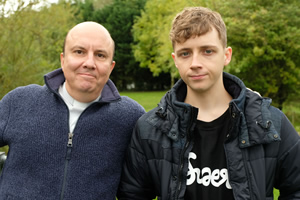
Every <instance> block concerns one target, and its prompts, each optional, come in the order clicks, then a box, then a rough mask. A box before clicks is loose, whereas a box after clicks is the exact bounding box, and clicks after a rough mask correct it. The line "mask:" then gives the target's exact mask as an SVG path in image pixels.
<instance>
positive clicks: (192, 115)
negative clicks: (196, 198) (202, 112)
mask: <svg viewBox="0 0 300 200" xmlns="http://www.w3.org/2000/svg"><path fill="white" fill-rule="evenodd" d="M194 113H195V112H194V109H192V113H191V119H192V120H193V121H194V118H195V116H194V115H195V114H194ZM193 121H192V122H191V123H190V125H189V127H188V128H187V140H186V143H185V145H184V149H183V151H182V153H181V156H180V168H179V171H178V186H177V191H176V195H175V198H176V199H178V198H179V193H180V190H181V187H182V179H183V174H182V170H183V167H184V154H185V152H186V150H187V149H188V147H189V145H190V139H191V137H190V130H191V127H192V124H193V123H194V122H193Z"/></svg>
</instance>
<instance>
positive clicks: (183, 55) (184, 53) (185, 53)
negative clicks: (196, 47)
mask: <svg viewBox="0 0 300 200" xmlns="http://www.w3.org/2000/svg"><path fill="white" fill-rule="evenodd" d="M189 55H190V53H189V52H182V53H181V54H180V56H182V57H186V56H189Z"/></svg>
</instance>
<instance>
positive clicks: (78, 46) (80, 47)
mask: <svg viewBox="0 0 300 200" xmlns="http://www.w3.org/2000/svg"><path fill="white" fill-rule="evenodd" d="M74 49H85V48H84V47H83V46H80V45H75V46H73V47H71V50H74Z"/></svg>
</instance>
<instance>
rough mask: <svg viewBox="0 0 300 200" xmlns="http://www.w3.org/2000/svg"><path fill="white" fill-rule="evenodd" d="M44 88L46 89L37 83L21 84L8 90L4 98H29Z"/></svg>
mask: <svg viewBox="0 0 300 200" xmlns="http://www.w3.org/2000/svg"><path fill="white" fill-rule="evenodd" d="M42 90H45V87H44V86H40V85H37V84H31V85H27V86H20V87H17V88H15V89H14V90H12V91H10V92H8V93H7V94H6V95H5V97H4V98H29V97H32V96H35V95H36V94H38V93H39V92H40V91H42Z"/></svg>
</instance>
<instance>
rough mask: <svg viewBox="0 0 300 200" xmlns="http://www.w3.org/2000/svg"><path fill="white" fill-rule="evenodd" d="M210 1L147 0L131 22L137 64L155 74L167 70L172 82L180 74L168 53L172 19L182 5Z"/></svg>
mask: <svg viewBox="0 0 300 200" xmlns="http://www.w3.org/2000/svg"><path fill="white" fill-rule="evenodd" d="M210 3H211V2H210V1H205V0H203V1H201V0H194V1H190V0H148V1H147V3H146V5H145V10H144V11H142V14H141V17H138V18H137V20H136V22H135V24H134V25H133V33H134V40H135V42H136V44H135V45H134V46H133V50H134V56H135V58H136V60H137V61H139V62H140V66H141V67H142V68H149V69H150V71H151V72H152V73H153V75H154V76H158V75H159V74H160V73H169V74H170V76H171V79H172V81H171V85H173V84H174V80H175V78H178V76H179V75H178V72H177V70H176V68H175V67H174V63H173V60H172V57H171V53H172V44H171V41H170V39H169V32H170V29H171V24H172V20H173V18H174V17H175V15H176V14H177V13H178V12H180V11H181V10H182V9H183V8H184V7H187V6H199V5H203V6H207V5H209V4H210ZM170 5H172V6H170Z"/></svg>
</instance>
